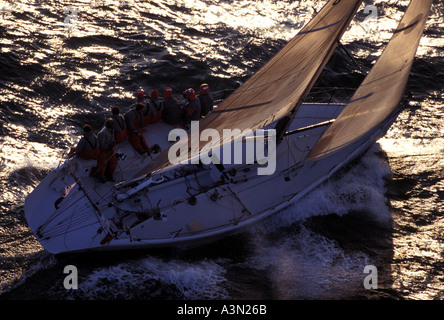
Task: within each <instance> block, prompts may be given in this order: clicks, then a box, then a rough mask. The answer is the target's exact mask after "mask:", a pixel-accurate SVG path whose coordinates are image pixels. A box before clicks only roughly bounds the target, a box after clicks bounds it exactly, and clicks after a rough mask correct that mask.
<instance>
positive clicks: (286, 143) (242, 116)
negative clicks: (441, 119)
mask: <svg viewBox="0 0 444 320" xmlns="http://www.w3.org/2000/svg"><path fill="white" fill-rule="evenodd" d="M431 3H432V0H412V1H411V3H410V5H409V7H408V9H407V11H406V12H405V14H404V17H403V18H402V20H401V21H400V23H399V26H398V28H397V29H396V30H395V31H394V34H393V37H392V39H391V40H390V42H389V43H388V45H387V47H386V48H385V50H384V52H383V53H382V55H381V56H380V58H379V59H378V61H377V62H376V63H375V65H374V66H373V68H372V69H371V71H370V72H369V74H368V75H367V77H366V78H365V79H364V81H363V82H362V84H361V85H360V86H359V88H358V89H357V90H356V92H355V93H354V95H353V96H352V97H351V99H350V100H349V101H347V102H345V103H329V104H317V103H306V102H304V99H305V98H306V97H307V95H308V93H309V92H310V90H311V88H312V86H313V84H314V82H315V81H316V79H317V78H318V76H319V74H320V73H321V71H322V69H323V68H324V66H325V64H326V63H327V61H328V60H329V58H330V56H331V55H332V53H333V52H334V50H335V48H336V47H337V45H338V41H339V39H340V38H341V37H342V35H343V33H344V32H345V30H346V28H347V27H348V25H349V24H350V22H351V20H352V19H353V17H354V15H355V14H356V12H357V10H358V8H359V6H360V4H361V1H358V0H330V1H328V2H327V3H326V4H325V6H324V7H323V8H322V10H321V11H320V12H319V13H317V14H316V16H315V17H314V18H313V19H312V20H311V21H310V22H309V23H308V24H307V25H305V26H304V28H302V29H301V30H300V32H299V33H298V34H296V35H295V37H294V38H293V39H291V40H290V41H289V42H288V44H287V45H286V46H285V47H284V48H283V49H282V50H281V51H279V52H278V53H277V54H276V56H274V57H273V58H272V59H271V60H270V61H269V62H267V63H266V64H265V65H264V66H263V67H262V68H261V69H260V70H259V71H258V72H257V73H256V74H255V75H253V76H252V77H251V78H250V79H248V80H247V81H246V82H245V83H244V84H243V85H242V86H240V87H239V88H238V89H237V90H236V91H234V92H233V93H232V94H231V95H230V96H229V97H228V98H227V99H226V100H224V101H223V102H222V103H221V104H220V105H218V106H217V108H215V109H214V110H213V112H211V113H210V114H209V115H207V116H206V117H205V118H204V119H203V120H201V121H200V122H198V123H194V125H193V126H192V127H191V128H190V130H188V131H185V130H181V129H178V128H174V127H173V126H170V125H167V124H166V123H163V122H160V123H156V124H152V125H150V127H149V130H147V132H146V133H145V134H144V135H145V139H146V140H147V141H148V142H149V143H150V144H151V145H153V144H157V145H159V147H160V149H161V150H162V151H161V152H159V153H157V154H151V156H140V155H139V154H138V153H136V152H135V151H134V150H133V149H132V147H131V145H130V144H129V142H128V141H125V142H122V143H121V144H119V145H118V146H117V148H118V151H117V152H118V154H119V161H118V169H117V172H116V174H115V179H116V180H117V181H116V182H107V183H99V182H98V181H97V180H96V179H94V178H92V177H90V173H91V170H92V168H93V167H94V166H95V165H96V162H95V161H86V160H82V159H80V158H77V157H73V158H69V159H66V160H65V162H64V163H63V164H62V165H60V166H59V167H58V168H56V169H55V170H54V171H52V172H51V173H50V174H49V175H48V176H47V177H45V178H44V179H43V181H42V182H41V183H40V184H39V185H38V186H37V187H36V188H35V190H33V191H32V192H31V193H30V194H29V195H28V196H27V197H26V200H25V214H26V219H27V221H28V224H29V226H30V228H31V230H32V231H33V232H34V234H35V236H36V237H37V239H38V240H39V241H40V243H41V244H42V245H43V246H44V248H45V249H46V250H48V251H49V252H51V253H62V252H81V251H89V250H126V249H135V248H166V247H180V248H187V247H195V246H199V245H202V244H206V243H208V242H211V241H215V240H217V239H220V238H223V237H226V236H228V235H231V234H233V233H236V232H240V231H242V230H243V229H244V228H247V227H248V226H250V225H251V224H253V223H256V222H258V221H260V220H263V219H265V218H267V217H269V216H270V215H272V214H278V213H279V212H280V211H282V210H283V209H285V208H287V207H288V206H290V205H292V204H293V203H295V202H296V201H297V200H298V199H300V198H301V197H303V196H304V195H305V194H307V193H308V192H310V190H312V189H313V188H314V187H316V186H317V185H319V184H320V183H322V182H323V181H325V180H326V179H328V178H329V177H330V176H331V175H333V174H334V173H335V172H336V171H338V170H339V169H340V168H342V167H343V166H344V165H346V164H348V163H349V162H350V161H352V160H353V159H355V158H356V157H358V156H360V155H362V154H363V153H364V152H365V151H366V150H367V149H368V148H369V147H370V146H371V145H372V144H373V143H374V142H375V141H376V140H377V139H378V138H379V137H381V136H383V135H384V134H385V132H386V131H387V130H388V128H389V127H390V125H391V124H392V123H393V122H394V121H395V119H396V116H397V115H398V114H399V112H400V111H401V110H402V107H401V106H400V101H401V98H402V96H403V92H404V90H405V86H406V83H407V80H408V76H409V72H410V69H411V66H412V63H413V60H414V57H415V53H416V50H417V47H418V45H419V41H420V39H421V36H422V32H423V29H424V25H425V23H426V20H427V16H428V13H429V10H430V7H431ZM227 131H229V133H230V134H225V133H226V132H227ZM171 138H172V139H171ZM210 138H211V139H210ZM177 139H178V141H176V140H177ZM170 140H172V141H170ZM252 150H253V151H252ZM173 158H174V159H173ZM173 160H174V161H173Z"/></svg>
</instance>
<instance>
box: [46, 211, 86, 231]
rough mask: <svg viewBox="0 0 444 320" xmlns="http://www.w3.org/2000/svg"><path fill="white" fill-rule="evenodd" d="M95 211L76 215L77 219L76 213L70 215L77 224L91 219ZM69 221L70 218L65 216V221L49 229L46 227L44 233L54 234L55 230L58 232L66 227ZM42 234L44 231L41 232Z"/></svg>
mask: <svg viewBox="0 0 444 320" xmlns="http://www.w3.org/2000/svg"><path fill="white" fill-rule="evenodd" d="M92 213H93V212H92V211H91V212H88V213H83V214H82V215H80V216H79V215H78V216H76V217H75V219H73V217H74V214H71V215H70V218H71V221H74V222H75V224H79V223H82V222H83V221H86V220H89V219H91V218H92V217H94V215H93V214H92ZM67 223H68V218H65V219H64V220H63V221H60V222H59V223H58V224H56V225H54V226H52V227H51V228H49V229H46V230H45V232H44V233H43V234H45V235H48V234H52V233H54V232H58V231H59V230H61V229H64V228H65V226H66V224H67ZM40 234H42V233H40Z"/></svg>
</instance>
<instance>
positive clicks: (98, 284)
mask: <svg viewBox="0 0 444 320" xmlns="http://www.w3.org/2000/svg"><path fill="white" fill-rule="evenodd" d="M224 273H225V270H224V268H223V267H221V266H220V265H219V264H218V263H217V262H216V261H207V260H203V261H195V262H186V261H182V260H176V259H173V260H168V261H166V260H162V259H160V258H157V257H146V258H142V259H139V260H133V261H129V262H126V263H120V264H118V265H115V266H111V267H106V268H100V269H99V270H97V271H94V272H93V273H92V274H90V275H89V276H88V277H87V278H86V279H85V280H83V281H82V283H81V284H80V283H79V290H80V291H81V295H84V296H86V298H87V299H116V298H117V299H134V298H137V297H144V296H145V297H146V296H150V295H151V294H152V290H153V288H151V286H153V282H156V281H157V282H159V283H160V285H161V287H162V288H168V287H169V286H171V285H173V286H174V289H177V290H178V291H179V292H180V293H181V294H182V295H183V298H185V299H223V298H226V296H227V293H226V292H225V289H224V288H223V286H222V284H223V283H224V282H225V281H226V279H225V277H224ZM144 291H146V294H145V295H144V294H143V292H144ZM152 298H156V297H152ZM157 298H165V297H162V296H161V297H157ZM166 298H172V299H175V298H181V297H166Z"/></svg>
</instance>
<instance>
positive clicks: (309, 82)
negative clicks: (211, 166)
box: [140, 0, 362, 174]
mask: <svg viewBox="0 0 444 320" xmlns="http://www.w3.org/2000/svg"><path fill="white" fill-rule="evenodd" d="M361 2H362V1H361V0H330V1H328V2H327V3H326V4H325V5H324V7H323V8H322V9H321V11H319V12H318V13H317V14H316V16H315V17H314V18H313V19H312V20H311V21H310V22H309V23H308V24H307V25H306V26H304V28H303V29H301V31H300V32H299V33H298V34H297V35H296V36H295V37H294V38H293V39H291V40H290V41H289V43H287V45H286V46H284V48H282V49H281V50H280V51H279V52H278V53H277V54H276V55H275V56H274V57H273V58H272V59H271V60H270V61H269V62H268V63H266V64H265V65H264V66H263V67H262V68H261V69H260V70H259V71H258V72H257V73H256V74H255V75H253V76H252V77H251V78H250V79H248V80H247V81H246V82H245V83H244V84H243V85H242V86H240V87H239V88H238V89H237V90H236V91H235V92H233V93H232V94H231V95H230V96H229V97H228V98H227V99H226V100H225V101H223V103H221V104H220V105H219V106H218V107H217V108H216V109H215V110H213V112H212V113H210V114H209V115H207V116H206V118H205V119H203V120H202V121H201V122H200V123H199V127H200V130H201V131H202V130H205V129H214V130H217V132H218V133H219V135H220V137H221V139H219V141H209V142H205V143H202V142H201V141H199V143H198V146H197V147H196V148H199V150H191V149H190V150H189V151H190V152H189V154H199V153H200V152H201V150H202V147H205V149H206V150H210V149H212V148H216V147H219V146H220V145H223V144H225V143H229V142H231V141H233V140H236V139H238V138H241V137H242V136H243V135H244V134H243V133H244V132H245V130H251V131H254V130H256V129H258V128H262V127H264V126H266V125H268V124H270V123H272V122H274V121H276V120H278V119H279V118H282V117H283V116H286V115H288V114H289V112H290V111H291V110H293V111H294V110H296V109H297V108H298V107H299V106H300V104H301V103H302V100H303V99H304V98H305V96H306V95H307V93H308V92H309V91H310V88H311V87H312V86H313V84H314V82H315V81H316V79H317V77H318V76H319V74H320V73H321V71H322V69H323V68H324V66H325V64H326V63H327V61H328V59H329V57H330V56H331V54H332V53H333V51H334V50H335V48H336V46H337V44H338V41H339V39H340V38H341V36H342V34H343V33H344V31H345V30H346V28H347V26H348V25H349V23H350V22H351V20H352V18H353V17H354V15H355V14H356V11H357V10H358V8H359V5H360V4H361ZM224 129H231V132H232V133H234V134H233V135H229V136H227V135H223V130H224ZM235 133H237V134H235ZM189 139H191V137H189ZM181 141H182V142H183V140H180V141H179V142H177V143H180V142H181ZM185 142H186V140H185ZM190 145H191V144H190ZM168 165H169V162H168V150H166V151H164V152H163V153H162V154H160V155H159V156H158V157H157V158H156V159H155V160H154V161H152V162H151V163H150V165H148V167H147V168H145V169H144V170H145V173H150V172H153V171H158V170H160V169H163V168H165V167H166V166H168ZM140 173H141V174H143V172H140Z"/></svg>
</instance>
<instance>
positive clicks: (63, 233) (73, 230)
mask: <svg viewBox="0 0 444 320" xmlns="http://www.w3.org/2000/svg"><path fill="white" fill-rule="evenodd" d="M95 224H97V222H92V223H90V224H88V225H85V226H82V227H78V228H74V229H70V230H68V231H66V232H59V233H56V234H54V235H51V236H50V237H45V238H43V240H49V239H51V238H56V237H60V236H63V235H66V234H68V233H71V232H75V231H77V230H80V229H83V228H86V227H89V226H92V225H95Z"/></svg>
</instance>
